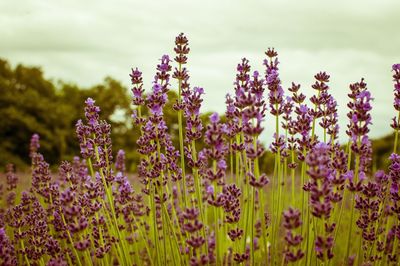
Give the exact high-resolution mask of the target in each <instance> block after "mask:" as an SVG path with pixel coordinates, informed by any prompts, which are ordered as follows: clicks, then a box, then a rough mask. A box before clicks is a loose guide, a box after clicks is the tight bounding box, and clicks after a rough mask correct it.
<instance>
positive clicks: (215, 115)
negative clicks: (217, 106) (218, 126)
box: [210, 113, 219, 124]
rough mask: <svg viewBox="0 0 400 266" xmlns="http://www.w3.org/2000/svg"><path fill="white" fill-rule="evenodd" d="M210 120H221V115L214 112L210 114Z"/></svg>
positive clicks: (212, 121) (214, 121)
mask: <svg viewBox="0 0 400 266" xmlns="http://www.w3.org/2000/svg"><path fill="white" fill-rule="evenodd" d="M210 121H211V123H213V124H215V123H218V122H219V115H218V113H213V114H212V115H210Z"/></svg>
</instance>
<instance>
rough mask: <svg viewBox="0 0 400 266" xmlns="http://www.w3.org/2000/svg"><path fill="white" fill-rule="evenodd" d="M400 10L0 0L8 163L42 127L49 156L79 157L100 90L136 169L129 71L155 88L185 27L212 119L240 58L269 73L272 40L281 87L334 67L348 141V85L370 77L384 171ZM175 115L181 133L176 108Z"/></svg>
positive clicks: (2, 138) (343, 5)
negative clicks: (81, 122)
mask: <svg viewBox="0 0 400 266" xmlns="http://www.w3.org/2000/svg"><path fill="white" fill-rule="evenodd" d="M399 13H400V1H398V0H393V1H389V0H382V1H371V0H353V1H343V0H340V1H330V2H327V1H318V0H315V1H310V0H305V1H287V0H279V1H278V0H277V1H261V0H260V1H257V0H247V1H244V0H243V1H238V0H219V1H215V0H202V1H187V0H186V1H183V0H182V1H178V0H174V1H170V0H162V1H138V0H130V1H128V0H127V1H121V0H118V1H75V0H59V1H44V0H24V1H22V0H14V1H7V0H6V1H1V2H0V36H1V37H0V38H1V39H0V40H1V41H0V58H1V59H0V117H1V119H0V168H2V167H4V165H5V164H6V163H7V162H13V163H15V164H17V166H18V167H19V168H20V169H23V168H24V167H26V165H27V164H29V157H28V149H29V139H30V136H31V135H32V134H33V133H39V134H40V136H41V144H42V147H41V151H42V152H43V153H44V155H45V157H46V159H47V160H48V161H49V162H50V163H51V164H53V165H57V163H59V162H60V160H63V159H71V158H72V157H73V156H74V155H77V154H78V153H79V150H78V145H77V139H76V136H75V128H74V126H75V123H76V121H77V120H78V119H80V118H82V117H83V114H84V112H83V104H84V100H85V99H86V98H87V97H92V98H94V99H95V100H96V103H97V104H98V105H100V106H101V109H102V116H103V118H104V119H107V120H108V121H110V123H111V124H112V127H113V144H114V151H115V152H116V151H117V149H118V148H124V149H125V150H126V152H127V158H128V163H129V165H130V170H131V171H134V170H135V162H136V161H137V159H138V155H137V154H136V153H135V141H136V138H137V131H136V129H135V127H134V126H133V125H132V121H131V120H130V114H131V105H130V91H129V89H130V78H129V73H130V69H131V68H132V67H138V68H139V69H140V70H141V71H142V72H143V74H144V82H145V88H146V90H148V89H149V88H150V85H151V80H152V77H153V76H154V73H155V67H156V64H157V63H158V62H159V61H158V59H159V58H160V57H161V56H162V55H163V54H170V55H171V56H173V53H174V52H173V47H174V39H175V36H176V35H178V34H179V33H180V32H184V33H185V34H186V35H187V37H188V38H189V42H190V48H191V53H190V54H189V63H188V65H187V67H188V69H189V72H190V75H191V78H190V80H191V82H190V83H191V85H192V86H201V87H204V89H205V92H206V94H205V96H204V105H203V111H204V113H205V114H204V116H203V119H204V120H207V115H208V113H209V112H211V111H217V112H220V113H222V112H224V108H225V106H224V104H223V103H224V98H225V95H226V93H232V92H233V84H232V83H233V81H234V79H235V69H236V65H237V63H239V61H240V59H241V58H242V57H246V58H248V59H249V60H250V63H251V65H252V70H258V71H259V72H260V73H264V67H263V65H262V62H263V60H264V58H265V55H264V52H265V51H266V49H267V48H268V47H274V48H275V49H276V50H277V51H278V53H279V60H280V62H281V64H280V76H281V79H282V82H283V87H284V88H287V87H289V85H290V84H291V82H292V81H294V82H296V83H300V84H301V85H302V91H303V92H304V93H305V94H306V95H308V96H310V95H312V94H313V90H312V89H311V84H312V83H313V82H314V80H313V76H314V75H315V74H316V73H317V72H319V71H326V72H328V73H329V74H330V75H331V79H330V80H331V82H330V87H331V93H332V95H333V96H334V97H336V99H337V101H338V104H339V116H340V117H339V120H340V126H341V133H340V140H341V142H343V143H345V142H346V140H347V138H346V135H345V129H346V123H347V118H346V112H347V108H346V103H347V101H348V100H347V92H348V85H349V84H350V83H353V82H356V81H359V80H360V78H362V77H364V78H365V79H366V82H367V84H368V87H369V89H370V91H371V92H372V94H373V97H374V98H375V100H374V104H373V105H374V106H373V107H374V108H373V111H372V116H373V125H372V126H371V134H370V136H371V137H372V138H374V139H375V140H374V146H375V148H374V152H375V154H374V164H375V165H376V166H378V167H379V166H380V165H381V164H384V163H385V162H384V160H385V159H384V158H385V157H386V155H387V154H389V153H390V147H391V143H390V142H391V128H390V126H389V123H390V120H391V117H393V116H394V115H395V111H394V108H393V107H392V102H393V84H392V77H391V66H392V64H394V63H400V34H399V25H400V16H399ZM171 85H172V86H171V88H172V89H173V88H174V87H175V86H176V84H174V82H172V84H171ZM170 94H171V95H170V96H171V98H174V97H176V94H174V92H173V91H172V92H171V93H170ZM171 102H173V100H172V101H171ZM166 117H167V120H168V121H169V123H170V124H171V127H170V128H171V131H174V130H176V128H175V127H174V126H173V125H172V124H173V123H176V115H175V113H174V112H173V111H172V110H170V112H167V113H166ZM270 119H271V117H267V120H266V121H265V124H264V126H265V132H264V133H263V136H262V139H263V140H264V142H265V144H266V145H269V143H270V141H271V140H272V134H273V130H274V129H273V126H269V125H271V124H269V120H270ZM172 133H173V134H174V132H172ZM267 157H268V154H266V155H265V158H266V159H265V160H267V159H268V158H267Z"/></svg>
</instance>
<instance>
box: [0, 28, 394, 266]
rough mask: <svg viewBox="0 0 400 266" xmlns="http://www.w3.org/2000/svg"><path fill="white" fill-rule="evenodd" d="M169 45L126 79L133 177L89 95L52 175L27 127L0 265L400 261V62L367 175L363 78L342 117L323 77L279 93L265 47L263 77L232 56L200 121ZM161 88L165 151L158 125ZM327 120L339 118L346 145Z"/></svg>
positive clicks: (8, 184)
mask: <svg viewBox="0 0 400 266" xmlns="http://www.w3.org/2000/svg"><path fill="white" fill-rule="evenodd" d="M174 51H175V56H174V58H173V59H172V57H169V56H168V55H164V56H162V58H161V60H160V63H159V64H158V65H157V67H156V69H157V70H156V74H155V76H154V80H153V82H152V88H151V90H150V91H149V92H148V93H146V92H145V90H144V88H143V79H142V73H141V72H140V71H139V70H138V69H137V68H136V69H132V72H131V74H130V77H131V81H132V95H133V96H132V104H133V105H134V112H133V114H132V123H133V126H134V127H137V128H138V129H139V131H138V132H140V135H139V136H137V140H136V142H137V144H138V147H139V149H138V152H139V153H140V156H141V157H140V163H139V165H138V166H137V169H138V171H137V173H135V174H134V175H133V176H132V175H130V174H128V172H127V171H126V167H125V152H124V151H123V150H119V151H118V152H116V153H115V151H113V150H112V140H111V137H110V133H111V126H110V125H109V124H108V122H107V121H105V120H102V119H100V117H99V114H100V112H101V109H100V108H101V107H99V106H97V105H96V103H95V101H94V100H93V99H92V98H88V99H87V100H86V101H85V119H83V120H79V121H77V123H76V135H77V139H78V141H79V144H80V151H81V152H80V156H79V157H78V156H77V157H75V158H74V159H73V161H71V162H69V161H63V162H61V164H60V167H59V171H58V173H52V172H51V171H50V166H49V164H48V163H47V162H46V158H44V157H43V155H42V154H41V153H40V136H39V135H38V134H34V135H33V136H32V138H31V144H30V151H29V155H30V158H31V162H32V164H31V176H30V178H31V184H29V185H21V184H20V182H19V181H18V179H19V178H18V174H17V173H16V172H15V169H14V166H13V165H12V164H9V165H8V166H7V171H6V174H5V175H4V177H5V178H2V179H4V182H3V180H1V181H2V182H3V183H4V184H3V183H2V184H1V185H0V200H1V201H0V264H1V265H41V266H42V265H79V266H82V265H289V264H293V265H399V263H400V258H399V257H400V255H399V254H400V223H399V222H400V192H399V185H400V155H399V154H398V153H397V150H398V147H397V146H398V135H399V130H400V64H394V65H393V66H392V75H393V80H394V99H395V100H394V108H393V113H394V114H395V115H396V116H395V117H394V118H393V121H392V123H391V125H390V126H391V127H392V128H393V129H394V134H395V141H394V147H393V153H392V155H391V156H390V158H389V161H390V164H389V167H388V169H380V170H372V167H371V160H372V159H371V155H372V147H371V141H370V139H369V137H368V133H369V125H370V124H371V115H370V111H371V109H372V107H371V102H372V100H373V98H372V96H371V94H370V92H369V91H368V88H367V84H366V82H365V81H364V79H361V80H360V81H359V82H356V83H354V84H351V85H350V86H349V93H348V97H349V99H348V103H347V107H348V115H347V118H344V117H341V118H339V117H338V115H337V102H336V100H335V99H334V98H333V96H332V95H331V94H330V91H329V85H328V84H329V78H330V76H329V75H328V74H327V73H325V72H320V73H317V74H316V75H315V83H314V84H313V85H312V88H313V89H314V91H315V94H314V96H312V97H311V98H309V99H307V97H306V96H305V95H304V94H303V93H302V92H301V88H300V85H299V84H295V83H292V86H291V87H290V88H288V89H287V90H286V91H285V90H284V89H283V87H282V85H281V80H280V77H279V68H278V66H279V61H278V53H277V52H276V51H275V50H274V49H268V50H267V51H266V52H265V56H266V59H265V60H264V66H265V70H264V73H263V74H261V73H259V72H257V71H253V72H252V71H251V67H250V65H249V61H248V60H247V59H245V58H244V59H242V60H241V62H239V64H238V65H237V73H236V81H235V83H234V87H235V88H234V91H233V94H232V95H227V96H226V101H225V104H226V112H225V114H221V115H219V114H218V113H213V114H212V115H211V116H210V117H209V121H208V123H207V124H203V122H202V120H201V119H200V115H201V112H200V109H201V105H202V101H203V100H202V95H203V94H204V90H203V88H200V87H192V86H190V84H189V72H188V70H187V69H186V67H185V66H186V63H187V60H188V58H187V56H188V54H189V51H190V49H189V45H188V39H187V38H186V37H185V35H184V34H180V35H178V36H177V37H176V39H175V48H174ZM172 84H173V85H172ZM172 87H176V88H178V98H177V101H176V102H175V103H174V105H173V108H174V111H175V112H176V116H177V118H178V126H179V131H178V132H179V136H177V137H178V138H179V145H175V146H174V144H173V141H172V136H171V134H170V132H171V131H170V128H169V125H168V124H167V123H166V121H165V119H164V112H165V105H166V103H167V102H168V97H167V93H168V91H169V90H170V89H171V88H172ZM338 119H347V120H348V124H347V129H346V134H347V135H348V142H347V143H346V144H345V145H342V144H341V143H339V141H338V132H339V126H338ZM389 122H390V121H388V127H389ZM266 126H269V127H274V128H275V134H274V136H273V142H272V144H271V146H270V147H269V150H270V151H271V152H272V153H273V154H274V157H275V160H274V164H273V165H270V166H269V167H270V168H271V169H273V171H272V174H271V175H268V176H267V175H266V174H265V173H263V172H261V171H260V168H261V167H260V164H261V162H260V160H259V159H260V157H261V156H262V155H263V153H264V152H265V151H266V150H267V148H266V147H264V144H263V143H262V142H261V141H260V134H261V133H262V132H263V129H264V127H266ZM317 132H321V134H317ZM200 142H202V143H204V144H205V147H202V146H203V145H199V143H200ZM126 149H130V148H129V147H126ZM27 152H28V151H27ZM113 155H115V156H113ZM114 157H115V159H114Z"/></svg>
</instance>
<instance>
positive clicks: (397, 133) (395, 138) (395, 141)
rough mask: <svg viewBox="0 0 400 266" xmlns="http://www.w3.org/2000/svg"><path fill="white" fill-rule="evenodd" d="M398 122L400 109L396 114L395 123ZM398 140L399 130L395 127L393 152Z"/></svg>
mask: <svg viewBox="0 0 400 266" xmlns="http://www.w3.org/2000/svg"><path fill="white" fill-rule="evenodd" d="M399 124H400V111H399V113H398V115H397V125H399ZM398 140H399V130H398V129H396V131H395V133H394V145H393V146H394V147H393V153H397V144H398Z"/></svg>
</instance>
